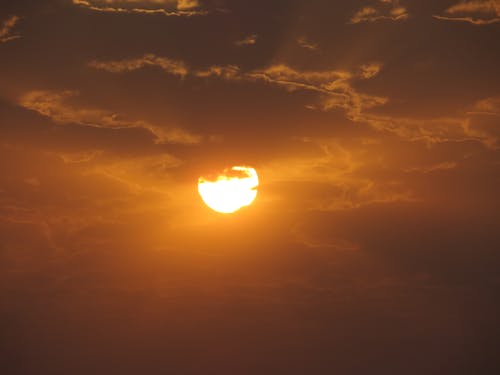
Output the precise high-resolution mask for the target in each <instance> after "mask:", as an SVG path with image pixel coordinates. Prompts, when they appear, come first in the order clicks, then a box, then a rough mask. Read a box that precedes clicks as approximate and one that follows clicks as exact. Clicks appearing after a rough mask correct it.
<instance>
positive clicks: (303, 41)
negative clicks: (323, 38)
mask: <svg viewBox="0 0 500 375" xmlns="http://www.w3.org/2000/svg"><path fill="white" fill-rule="evenodd" d="M297 44H298V45H299V46H300V47H302V48H305V49H308V50H310V51H317V50H318V49H319V46H318V44H317V43H313V42H311V41H310V40H308V39H307V38H306V37H305V36H302V37H300V38H298V39H297Z"/></svg>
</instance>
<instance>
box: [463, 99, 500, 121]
mask: <svg viewBox="0 0 500 375" xmlns="http://www.w3.org/2000/svg"><path fill="white" fill-rule="evenodd" d="M467 113H468V114H472V115H492V116H499V115H500V96H494V97H490V98H486V99H482V100H479V101H478V102H476V103H475V104H474V106H473V108H472V111H469V112H467Z"/></svg>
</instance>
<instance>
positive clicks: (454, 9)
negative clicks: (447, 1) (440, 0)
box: [433, 0, 500, 25]
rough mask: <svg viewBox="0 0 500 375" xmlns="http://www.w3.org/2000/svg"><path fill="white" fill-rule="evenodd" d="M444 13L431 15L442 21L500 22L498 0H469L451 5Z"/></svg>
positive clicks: (499, 3) (486, 23) (499, 4)
mask: <svg viewBox="0 0 500 375" xmlns="http://www.w3.org/2000/svg"><path fill="white" fill-rule="evenodd" d="M444 13H445V15H434V16H433V17H434V18H436V19H439V20H444V21H459V22H468V23H471V24H473V25H490V24H493V23H496V22H500V0H471V1H463V2H460V3H458V4H455V5H452V6H450V7H449V8H447V9H446V10H445V11H444Z"/></svg>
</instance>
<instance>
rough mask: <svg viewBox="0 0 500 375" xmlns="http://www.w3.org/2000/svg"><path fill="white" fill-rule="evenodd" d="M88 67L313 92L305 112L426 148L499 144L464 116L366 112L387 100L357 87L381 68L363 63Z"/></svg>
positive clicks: (160, 61) (163, 61) (148, 60)
mask: <svg viewBox="0 0 500 375" xmlns="http://www.w3.org/2000/svg"><path fill="white" fill-rule="evenodd" d="M89 66H90V67H92V68H95V69H100V70H105V71H108V72H111V73H119V72H124V71H133V70H139V69H142V68H144V67H146V66H156V67H158V68H160V69H162V70H163V71H164V72H165V73H167V74H170V75H175V76H178V77H188V76H191V77H195V78H210V77H212V78H219V79H223V80H227V81H232V82H260V83H264V84H268V85H272V86H276V87H280V88H283V89H284V90H286V91H288V92H296V91H309V92H313V93H316V94H317V96H318V100H317V102H316V103H312V104H307V105H306V108H308V109H311V110H319V111H324V112H328V111H332V110H342V111H344V113H345V115H346V118H347V119H348V120H350V121H353V122H361V123H365V124H368V125H370V126H371V127H372V128H374V129H376V130H378V131H384V132H388V133H391V134H394V135H396V136H398V137H400V138H403V139H405V140H409V141H413V142H424V143H426V144H428V145H432V144H438V143H445V142H465V141H475V142H480V143H482V144H483V145H485V146H486V147H489V148H496V147H498V142H499V140H498V137H496V136H494V135H492V134H490V133H488V132H486V131H482V130H479V129H477V128H475V127H473V126H472V125H471V122H470V119H469V118H468V117H466V116H463V117H458V116H457V117H442V118H431V119H416V118H411V117H394V116H389V115H378V114H373V113H370V112H369V111H368V110H370V109H373V108H375V107H379V106H383V105H384V104H386V103H387V102H388V101H389V99H388V98H386V97H383V96H377V95H371V94H365V93H362V92H360V91H359V90H358V89H357V88H356V87H355V86H356V82H357V81H360V80H366V79H371V78H373V77H375V76H376V75H377V74H378V73H379V72H380V70H381V69H382V65H381V64H380V63H370V64H364V65H361V66H360V67H359V68H358V69H357V71H355V72H349V71H345V70H322V71H314V70H313V71H307V70H297V69H294V68H292V67H290V66H288V65H285V64H275V65H271V66H269V67H267V68H264V69H255V70H251V71H243V70H241V69H240V68H239V67H238V66H235V65H223V66H209V67H207V68H204V69H200V70H196V69H191V68H190V67H189V66H187V65H186V64H185V63H183V62H181V61H174V60H171V59H168V58H165V57H157V56H155V55H152V54H148V55H145V56H143V57H141V58H135V59H125V60H119V61H92V62H91V63H89ZM495 100H496V99H489V101H488V102H487V103H489V104H487V105H489V106H492V105H493V103H496V101H495ZM482 105H483V106H485V105H486V104H485V103H483V104H482ZM495 108H496V107H495Z"/></svg>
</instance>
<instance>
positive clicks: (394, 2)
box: [349, 0, 409, 23]
mask: <svg viewBox="0 0 500 375" xmlns="http://www.w3.org/2000/svg"><path fill="white" fill-rule="evenodd" d="M408 17H409V13H408V11H407V9H406V8H405V7H403V6H401V5H399V0H379V1H378V2H377V3H376V4H375V5H374V6H365V7H363V8H361V9H360V10H358V11H357V12H356V13H355V14H354V15H353V16H352V17H351V19H350V20H349V22H350V23H362V22H375V21H380V20H391V21H403V20H406V19H407V18H408Z"/></svg>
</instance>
